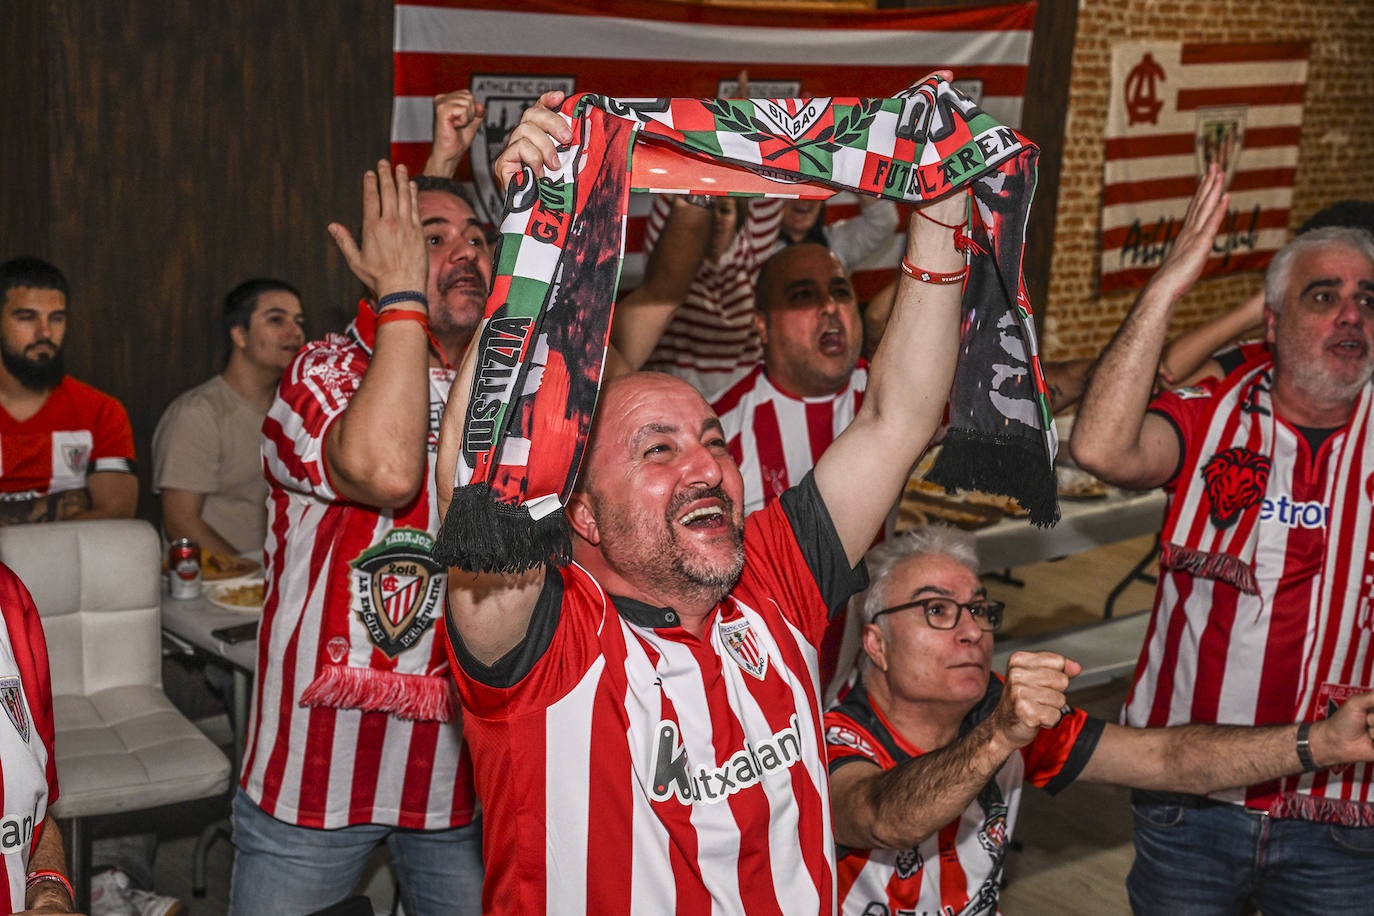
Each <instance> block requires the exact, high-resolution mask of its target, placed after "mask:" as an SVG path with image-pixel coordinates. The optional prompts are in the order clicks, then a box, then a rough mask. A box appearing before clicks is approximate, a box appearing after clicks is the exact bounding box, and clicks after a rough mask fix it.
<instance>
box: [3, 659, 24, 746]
mask: <svg viewBox="0 0 1374 916" xmlns="http://www.w3.org/2000/svg"><path fill="white" fill-rule="evenodd" d="M0 702H2V703H4V704H5V715H7V716H9V717H10V723H11V724H13V725H14V729H15V731H17V732H19V737H20V738H22V739H24V743H25V744H28V743H29V708H28V706H26V705H24V687H23V685H22V684H21V683H20V681H19V676H18V675H14V674H11V675H9V676H8V677H0Z"/></svg>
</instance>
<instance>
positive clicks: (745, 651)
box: [720, 617, 768, 680]
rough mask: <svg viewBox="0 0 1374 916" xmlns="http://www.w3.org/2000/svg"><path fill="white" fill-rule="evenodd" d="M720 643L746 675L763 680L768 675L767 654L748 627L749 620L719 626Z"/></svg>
mask: <svg viewBox="0 0 1374 916" xmlns="http://www.w3.org/2000/svg"><path fill="white" fill-rule="evenodd" d="M720 641H721V642H722V643H724V644H725V651H726V652H728V653H730V657H731V658H733V659H734V660H735V664H736V665H739V666H740V667H741V668H743V669H744V670H745V672H746V673H748V674H752V675H753V676H754V677H756V678H758V679H759V680H763V678H764V676H765V675H767V674H768V654H767V653H766V652H764V650H763V647H762V646H761V645H759V638H758V636H757V634H755V633H754V630H753V628H752V627H751V626H749V619H748V618H747V617H746V618H744V619H743V620H732V621H730V622H729V623H721V624H720Z"/></svg>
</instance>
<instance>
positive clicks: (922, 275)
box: [902, 258, 968, 285]
mask: <svg viewBox="0 0 1374 916" xmlns="http://www.w3.org/2000/svg"><path fill="white" fill-rule="evenodd" d="M902 273H904V274H906V275H907V276H908V277H910V278H911V279H913V280H917V281H919V282H921V283H935V284H939V285H946V284H950V283H962V282H964V278H965V277H967V276H968V265H967V264H965V265H964V266H963V267H961V268H960V269H959V270H956V271H954V272H953V273H948V274H942V273H939V272H938V271H934V270H922V269H921V268H919V267H917V266H916V265H915V264H912V263H911V262H910V261H908V260H907V259H906V258H902Z"/></svg>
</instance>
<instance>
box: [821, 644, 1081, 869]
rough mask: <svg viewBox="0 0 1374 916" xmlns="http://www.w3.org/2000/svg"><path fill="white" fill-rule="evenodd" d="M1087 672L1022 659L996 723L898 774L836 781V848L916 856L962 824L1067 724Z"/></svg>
mask: <svg viewBox="0 0 1374 916" xmlns="http://www.w3.org/2000/svg"><path fill="white" fill-rule="evenodd" d="M1081 670H1082V668H1081V666H1080V665H1079V664H1078V663H1077V662H1075V661H1073V660H1071V659H1067V658H1065V657H1064V656H1062V655H1056V654H1055V653H1053V652H1034V653H1032V652H1017V653H1015V654H1013V655H1012V657H1011V659H1010V660H1009V661H1008V665H1007V680H1006V683H1005V684H1004V685H1003V687H1002V697H1001V699H1000V700H998V703H997V708H996V710H995V711H994V712H993V714H992V715H991V716H989V717H988V718H987V719H985V720H983V721H982V722H980V723H979V724H978V725H977V726H975V727H974V728H972V729H971V730H969V732H968V734H966V735H964V736H962V737H960V738H958V739H956V740H955V741H953V742H951V743H949V744H947V745H946V746H944V747H942V748H940V749H939V750H935V751H931V752H930V753H928V754H922V755H921V756H919V757H916V758H913V759H911V760H908V761H906V762H905V763H902V764H900V765H899V766H896V767H894V768H892V769H890V770H883V769H881V768H879V767H878V766H877V765H876V764H870V763H868V762H867V761H864V762H862V763H848V764H845V765H843V766H841V767H840V768H839V769H837V770H835V771H834V772H833V773H831V775H830V807H831V809H832V822H833V824H834V829H835V842H837V843H839V844H841V845H844V846H853V847H856V848H860V849H910V848H911V847H913V846H916V845H917V844H918V843H920V842H921V841H922V840H924V839H926V837H929V836H931V835H932V834H934V833H935V832H936V831H937V830H939V829H940V828H941V827H944V826H945V825H946V824H949V823H950V822H952V821H955V820H958V818H959V815H960V814H962V813H963V811H964V809H965V808H967V807H968V805H969V802H971V801H973V800H974V799H975V798H977V797H978V793H979V792H981V791H982V789H983V787H984V786H986V785H987V784H988V781H989V780H991V779H992V778H993V777H994V776H995V775H996V774H997V771H998V770H1000V769H1001V768H1002V765H1003V764H1004V763H1006V762H1007V758H1008V757H1010V756H1011V755H1012V754H1013V753H1015V752H1016V751H1017V749H1018V748H1022V747H1025V746H1026V745H1027V744H1030V743H1031V742H1032V741H1034V740H1035V736H1036V735H1037V734H1039V733H1040V729H1042V728H1051V727H1053V726H1055V725H1057V724H1058V723H1059V720H1060V719H1061V718H1062V717H1063V715H1064V713H1063V709H1064V705H1065V702H1066V701H1065V698H1064V691H1065V690H1067V689H1068V686H1069V681H1070V680H1071V679H1072V678H1073V677H1074V676H1076V675H1077V674H1078V672H1079V671H1081Z"/></svg>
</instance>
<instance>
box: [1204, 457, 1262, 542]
mask: <svg viewBox="0 0 1374 916" xmlns="http://www.w3.org/2000/svg"><path fill="white" fill-rule="evenodd" d="M1272 463H1273V462H1272V461H1271V460H1270V459H1269V458H1268V456H1265V455H1261V454H1259V453H1258V452H1252V451H1251V450H1250V449H1248V448H1241V447H1239V446H1237V447H1235V448H1228V449H1225V450H1224V451H1220V452H1217V453H1216V454H1215V455H1213V456H1212V457H1211V458H1208V459H1207V463H1206V464H1205V465H1203V467H1202V477H1203V479H1204V480H1205V481H1206V490H1207V502H1208V504H1209V506H1210V508H1209V509H1208V514H1209V515H1210V516H1211V518H1212V524H1214V525H1216V526H1217V527H1218V528H1229V527H1231V526H1232V525H1233V524H1235V522H1236V519H1238V518H1240V516H1241V513H1242V512H1244V511H1245V510H1246V509H1249V508H1250V507H1251V506H1257V505H1259V503H1260V501H1261V500H1262V499H1264V488H1265V485H1266V484H1267V483H1268V482H1269V468H1270V467H1271V465H1272Z"/></svg>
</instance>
